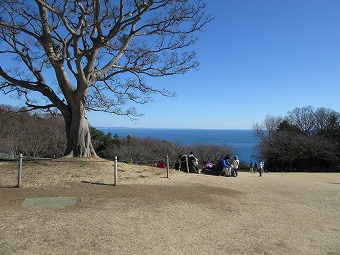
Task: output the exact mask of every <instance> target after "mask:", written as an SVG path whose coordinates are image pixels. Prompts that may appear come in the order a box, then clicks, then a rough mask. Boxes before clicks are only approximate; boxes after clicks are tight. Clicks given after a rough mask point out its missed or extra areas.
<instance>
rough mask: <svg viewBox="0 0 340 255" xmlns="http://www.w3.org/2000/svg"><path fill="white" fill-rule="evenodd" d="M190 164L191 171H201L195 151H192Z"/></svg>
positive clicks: (189, 158) (189, 159)
mask: <svg viewBox="0 0 340 255" xmlns="http://www.w3.org/2000/svg"><path fill="white" fill-rule="evenodd" d="M188 165H189V172H191V173H195V172H196V173H200V170H199V167H198V159H197V158H196V157H195V156H194V153H193V152H192V151H191V152H190V154H189V157H188Z"/></svg>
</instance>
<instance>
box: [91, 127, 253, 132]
mask: <svg viewBox="0 0 340 255" xmlns="http://www.w3.org/2000/svg"><path fill="white" fill-rule="evenodd" d="M93 127H95V128H101V129H109V128H117V129H191V130H237V131H240V130H253V129H246V128H240V129H237V128H182V127H179V128H178V127H177V128H174V127H166V128H165V127H99V126H93Z"/></svg>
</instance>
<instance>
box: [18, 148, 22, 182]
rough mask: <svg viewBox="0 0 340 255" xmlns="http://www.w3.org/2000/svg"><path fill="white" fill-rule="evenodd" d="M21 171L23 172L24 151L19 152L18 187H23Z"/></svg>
mask: <svg viewBox="0 0 340 255" xmlns="http://www.w3.org/2000/svg"><path fill="white" fill-rule="evenodd" d="M21 173H22V153H20V154H19V166H18V188H20V187H21Z"/></svg>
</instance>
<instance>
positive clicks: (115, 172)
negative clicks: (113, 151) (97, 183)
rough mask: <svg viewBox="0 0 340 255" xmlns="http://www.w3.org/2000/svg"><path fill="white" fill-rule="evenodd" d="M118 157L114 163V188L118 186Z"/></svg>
mask: <svg viewBox="0 0 340 255" xmlns="http://www.w3.org/2000/svg"><path fill="white" fill-rule="evenodd" d="M117 172H118V171H117V156H115V163H114V171H113V175H114V177H113V186H117V178H118V173H117Z"/></svg>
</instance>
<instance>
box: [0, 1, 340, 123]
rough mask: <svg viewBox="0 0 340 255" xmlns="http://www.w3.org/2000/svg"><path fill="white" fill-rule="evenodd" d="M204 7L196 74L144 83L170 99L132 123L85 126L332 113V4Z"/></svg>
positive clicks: (339, 31) (338, 76) (335, 32)
mask: <svg viewBox="0 0 340 255" xmlns="http://www.w3.org/2000/svg"><path fill="white" fill-rule="evenodd" d="M206 2H207V5H208V11H209V12H210V13H211V14H213V15H214V16H215V20H214V21H213V22H211V23H210V24H209V25H208V26H207V31H206V32H204V33H201V34H199V41H198V43H197V44H195V45H194V46H193V49H194V50H195V51H196V52H197V54H198V60H199V62H200V67H199V70H198V71H194V70H192V71H190V72H188V73H187V74H185V75H179V76H174V77H168V78H161V79H156V80H150V82H151V83H152V84H159V83H160V84H161V85H162V86H163V87H166V88H168V89H169V90H173V91H176V94H177V97H176V98H164V97H161V96H154V100H155V101H154V102H152V103H149V104H147V105H143V106H138V108H137V109H138V111H139V112H140V113H144V115H145V116H144V117H142V118H140V119H139V121H138V122H132V121H131V120H130V119H128V118H127V117H123V116H114V115H110V114H105V113H98V112H93V113H89V121H90V124H91V125H92V126H95V127H154V128H211V129H252V127H253V124H254V123H256V122H258V123H261V122H262V121H263V120H264V118H265V116H266V115H273V116H285V115H287V112H288V111H290V110H293V109H294V108H296V107H303V106H309V105H311V106H313V107H314V108H315V109H316V108H319V107H326V108H331V109H333V110H335V111H338V112H340V100H339V97H340V1H339V0H318V1H317V0H228V1H224V0H207V1H206ZM0 100H1V103H7V102H8V101H9V100H8V98H5V97H4V96H3V95H0Z"/></svg>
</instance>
